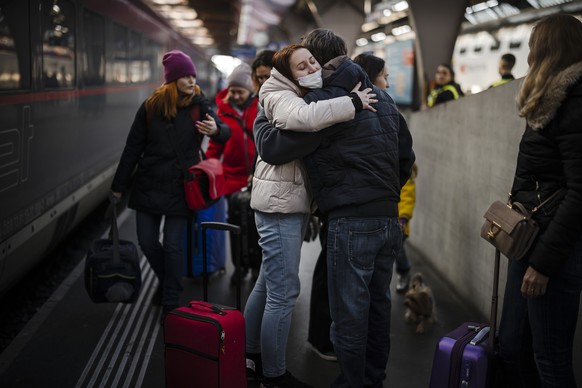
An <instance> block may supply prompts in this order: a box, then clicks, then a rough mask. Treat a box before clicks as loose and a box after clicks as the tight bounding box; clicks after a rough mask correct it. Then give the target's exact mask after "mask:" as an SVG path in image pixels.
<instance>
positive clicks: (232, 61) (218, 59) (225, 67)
mask: <svg viewBox="0 0 582 388" xmlns="http://www.w3.org/2000/svg"><path fill="white" fill-rule="evenodd" d="M211 60H212V63H214V65H215V66H216V68H217V69H218V70H220V71H221V72H222V73H223V74H224V75H225V76H228V75H229V74H230V73H232V70H233V69H234V68H235V67H237V66H238V65H240V63H241V62H242V61H241V60H240V59H238V58H235V57H231V56H230V55H213V56H212V59H211Z"/></svg>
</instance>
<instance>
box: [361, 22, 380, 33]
mask: <svg viewBox="0 0 582 388" xmlns="http://www.w3.org/2000/svg"><path fill="white" fill-rule="evenodd" d="M378 27H379V26H378V23H376V22H367V23H364V24H362V32H368V31H372V30H375V29H376V28H378Z"/></svg>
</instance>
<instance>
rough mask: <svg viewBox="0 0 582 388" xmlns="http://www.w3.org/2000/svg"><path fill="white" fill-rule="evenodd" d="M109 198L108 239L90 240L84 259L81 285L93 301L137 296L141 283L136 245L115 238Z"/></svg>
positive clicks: (114, 218)
mask: <svg viewBox="0 0 582 388" xmlns="http://www.w3.org/2000/svg"><path fill="white" fill-rule="evenodd" d="M110 199H111V206H110V207H111V209H112V212H113V214H112V216H111V230H110V232H109V238H108V239H99V240H96V241H94V242H93V243H92V244H91V247H90V248H89V252H88V253H87V258H86V259H85V288H86V289H87V293H88V294H89V297H90V298H91V300H92V301H93V302H95V303H107V302H113V303H117V302H125V303H131V302H135V301H136V300H137V297H138V295H139V289H140V287H141V268H140V265H139V254H138V252H137V247H136V246H135V244H134V243H132V242H131V241H125V240H119V231H118V229H117V209H116V200H115V199H114V197H113V196H111V197H110Z"/></svg>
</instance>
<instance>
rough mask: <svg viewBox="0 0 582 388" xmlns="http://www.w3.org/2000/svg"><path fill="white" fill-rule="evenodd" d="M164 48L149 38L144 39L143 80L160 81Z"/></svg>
mask: <svg viewBox="0 0 582 388" xmlns="http://www.w3.org/2000/svg"><path fill="white" fill-rule="evenodd" d="M161 51H162V48H161V47H160V45H159V44H157V43H155V42H154V41H151V40H149V39H144V45H143V80H144V81H145V82H156V83H157V82H159V81H160V80H161V79H160V76H161V74H162V73H161V72H162V69H161V68H160V67H161V62H162V59H161V58H159V56H160V52H161Z"/></svg>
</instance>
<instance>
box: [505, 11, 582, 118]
mask: <svg viewBox="0 0 582 388" xmlns="http://www.w3.org/2000/svg"><path fill="white" fill-rule="evenodd" d="M580 42H582V22H580V20H578V19H576V18H575V17H574V16H571V15H566V14H556V15H550V16H547V17H545V18H543V19H541V20H540V21H539V22H538V23H537V24H536V25H535V26H534V28H533V30H532V33H531V36H530V38H529V50H530V51H529V55H528V57H527V62H528V64H529V70H528V73H527V75H526V77H525V79H524V80H523V83H522V84H521V89H520V91H519V93H518V95H517V99H516V100H517V107H518V109H519V116H520V117H525V118H526V119H527V118H529V117H530V116H531V115H532V114H533V113H534V112H535V111H536V110H537V108H538V106H539V104H540V101H541V100H542V98H543V96H544V92H546V90H547V89H548V86H549V85H551V84H552V83H553V82H554V80H555V78H556V76H557V75H558V74H559V73H560V72H561V71H562V70H564V69H566V68H568V67H570V66H571V65H573V64H575V63H578V62H581V61H582V50H580Z"/></svg>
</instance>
